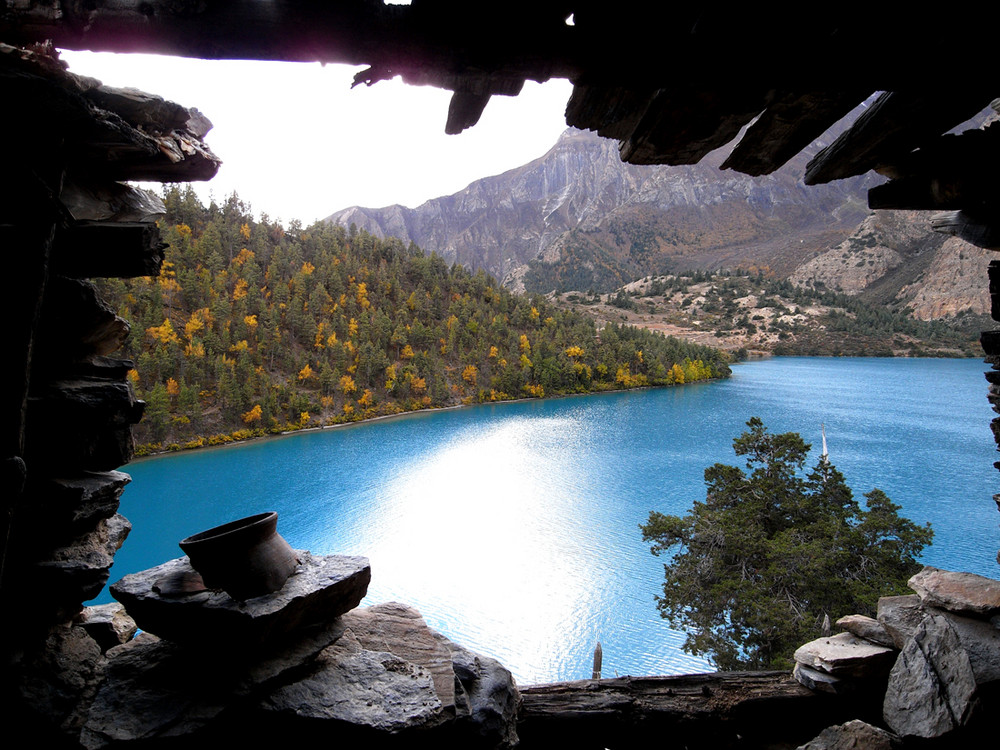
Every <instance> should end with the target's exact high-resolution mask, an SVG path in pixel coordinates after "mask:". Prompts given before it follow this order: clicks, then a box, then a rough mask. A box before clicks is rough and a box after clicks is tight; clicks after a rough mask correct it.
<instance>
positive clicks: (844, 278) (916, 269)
mask: <svg viewBox="0 0 1000 750" xmlns="http://www.w3.org/2000/svg"><path fill="white" fill-rule="evenodd" d="M992 255H993V253H991V252H990V251H988V250H983V249H982V248H979V247H975V246H974V245H970V244H969V243H967V242H965V241H963V240H960V239H958V238H955V237H947V236H945V235H941V234H936V233H935V232H933V231H931V228H930V221H929V218H928V216H927V215H926V214H924V213H921V212H917V211H876V212H874V213H872V214H870V215H869V216H868V217H867V218H866V219H865V220H864V221H863V222H862V223H861V224H860V225H859V226H858V228H857V229H856V230H855V231H854V232H853V233H852V234H851V235H850V236H849V237H848V238H847V239H845V240H844V241H843V242H841V243H840V244H838V245H836V246H835V247H832V248H830V249H829V250H827V251H825V252H822V253H820V254H819V255H817V256H815V257H813V258H812V259H810V260H808V261H806V262H805V263H803V264H802V265H800V266H799V267H798V268H797V269H796V270H795V271H794V272H793V273H792V274H791V277H790V278H791V280H792V281H793V282H795V283H796V284H799V285H816V284H824V285H825V286H826V287H828V288H830V289H837V290H841V291H844V292H846V293H847V294H861V295H864V296H867V297H870V298H871V299H872V300H873V301H877V302H881V303H883V304H885V303H893V302H895V303H900V304H903V305H907V306H909V307H910V308H911V309H912V310H913V315H914V317H916V318H919V319H921V320H935V319H938V318H943V317H948V316H953V315H957V314H958V313H960V312H964V311H966V310H968V311H971V312H973V313H976V314H988V313H989V294H988V292H987V286H988V284H987V278H986V268H987V266H988V264H989V261H990V258H991V257H992Z"/></svg>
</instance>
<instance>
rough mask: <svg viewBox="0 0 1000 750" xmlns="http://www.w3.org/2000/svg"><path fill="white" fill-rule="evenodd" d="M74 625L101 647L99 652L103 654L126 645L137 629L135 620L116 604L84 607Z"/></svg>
mask: <svg viewBox="0 0 1000 750" xmlns="http://www.w3.org/2000/svg"><path fill="white" fill-rule="evenodd" d="M76 623H77V624H78V625H79V626H80V627H82V628H83V629H84V630H86V631H87V634H88V635H89V636H90V637H91V638H93V639H94V640H95V641H96V642H97V645H98V646H100V647H101V651H105V652H106V651H108V650H110V649H112V648H114V647H115V646H121V645H122V644H123V643H128V642H129V641H130V640H132V638H133V637H134V636H135V633H136V630H137V629H138V626H137V625H136V624H135V620H133V619H132V618H131V617H129V616H128V613H127V612H126V611H125V608H124V607H123V606H122V605H121V604H119V603H118V602H110V603H108V604H95V605H93V606H90V607H84V608H83V611H82V612H81V613H80V614H79V615H78V616H77V618H76Z"/></svg>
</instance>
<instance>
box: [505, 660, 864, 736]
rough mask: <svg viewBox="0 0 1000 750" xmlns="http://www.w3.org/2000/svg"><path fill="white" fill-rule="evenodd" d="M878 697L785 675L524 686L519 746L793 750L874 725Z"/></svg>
mask: <svg viewBox="0 0 1000 750" xmlns="http://www.w3.org/2000/svg"><path fill="white" fill-rule="evenodd" d="M876 682H877V681H876ZM882 688H883V692H884V684H883V685H882ZM877 691H878V686H877V685H876V686H874V687H872V688H871V694H867V693H855V694H854V696H853V697H852V696H843V695H832V694H822V695H820V694H817V693H814V692H812V691H811V690H808V689H807V688H805V687H803V686H802V685H800V684H799V683H798V682H796V681H795V679H794V678H792V676H791V674H789V673H788V672H718V673H714V674H700V675H682V676H677V677H619V678H615V679H608V680H580V681H577V682H560V683H554V684H551V685H534V686H529V687H522V688H521V699H522V705H521V709H520V711H519V712H518V728H517V732H518V736H519V737H520V740H521V743H520V745H519V746H518V747H520V748H536V747H573V748H607V747H661V746H663V745H664V742H667V744H668V745H669V746H670V747H688V748H730V747H731V748H755V747H763V746H766V747H777V746H782V747H785V746H787V747H795V746H796V745H799V744H803V743H805V742H807V741H808V740H810V739H812V737H814V736H815V735H816V734H818V733H819V732H820V731H821V730H822V729H824V728H825V727H828V726H830V725H832V724H836V723H840V722H842V721H845V720H847V719H851V718H868V719H869V720H873V719H874V720H876V721H878V720H879V719H880V716H881V706H882V701H881V698H877V699H875V700H871V699H872V698H873V697H876V696H877ZM865 698H868V699H869V700H868V703H867V705H866V703H865V700H864V699H865Z"/></svg>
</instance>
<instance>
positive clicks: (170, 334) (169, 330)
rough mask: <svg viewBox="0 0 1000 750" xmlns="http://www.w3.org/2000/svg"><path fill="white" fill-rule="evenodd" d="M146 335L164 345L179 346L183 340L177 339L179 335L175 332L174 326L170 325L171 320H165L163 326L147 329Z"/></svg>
mask: <svg viewBox="0 0 1000 750" xmlns="http://www.w3.org/2000/svg"><path fill="white" fill-rule="evenodd" d="M146 333H148V334H149V335H150V336H152V337H153V339H155V340H156V341H158V342H160V343H161V344H164V345H166V344H179V343H180V342H181V340H180V339H179V338H178V337H177V333H176V332H175V331H174V327H173V325H172V324H171V323H170V318H166V319H164V321H163V325H158V326H150V327H149V328H147V329H146Z"/></svg>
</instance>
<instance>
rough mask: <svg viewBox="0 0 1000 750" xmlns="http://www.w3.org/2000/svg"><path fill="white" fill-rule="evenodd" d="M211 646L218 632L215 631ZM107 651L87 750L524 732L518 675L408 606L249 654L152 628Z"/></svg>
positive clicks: (476, 740) (440, 742)
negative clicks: (180, 639)
mask: <svg viewBox="0 0 1000 750" xmlns="http://www.w3.org/2000/svg"><path fill="white" fill-rule="evenodd" d="M205 642H206V645H217V642H218V639H217V638H216V637H215V634H212V633H208V634H205ZM107 657H108V666H107V668H106V670H105V674H106V679H104V680H103V682H102V683H101V685H100V689H99V691H98V692H97V694H96V698H95V699H94V700H93V703H92V705H91V706H90V708H89V713H88V715H87V720H86V724H85V726H84V728H83V731H82V734H81V737H82V741H83V744H84V746H85V747H87V748H100V747H105V746H109V745H113V746H114V747H148V746H156V747H172V746H177V747H182V748H185V749H186V750H192V749H193V748H210V747H218V746H220V743H221V745H223V746H231V745H232V744H234V743H235V744H248V745H250V746H262V743H263V744H270V743H274V742H279V743H280V742H287V741H290V740H294V741H295V742H296V743H299V744H302V743H305V742H310V743H312V742H321V741H326V742H332V741H334V740H335V741H336V742H337V743H338V744H348V743H350V744H352V745H354V746H357V747H383V746H394V747H396V746H398V747H417V746H431V747H436V748H446V747H455V748H458V747H461V748H468V747H501V746H508V745H510V744H512V743H513V742H515V741H516V739H517V735H516V729H515V718H516V716H515V712H516V711H515V710H516V707H517V705H518V692H517V687H516V686H515V684H514V681H513V678H512V677H511V675H510V672H508V671H507V670H505V669H504V668H503V667H502V666H500V665H499V664H498V663H497V662H495V661H494V660H492V659H486V658H485V657H479V656H477V655H475V654H472V653H471V652H469V651H467V650H466V649H463V648H462V647H460V646H457V645H455V644H452V643H451V642H450V641H448V640H447V639H445V638H444V637H443V636H441V635H440V634H438V633H435V632H434V631H432V630H431V629H430V628H428V627H427V625H426V624H425V623H424V621H423V619H422V618H421V617H420V614H419V613H418V612H417V611H416V610H414V609H412V608H411V607H407V606H405V605H400V604H395V603H391V604H384V605H377V606H375V607H371V608H368V609H362V610H354V611H352V612H349V613H347V614H345V615H344V616H342V617H339V618H337V619H335V620H334V621H333V622H331V623H328V624H326V625H323V626H317V627H314V628H306V629H304V630H300V631H297V632H296V633H295V634H294V635H290V636H288V637H286V638H285V639H282V640H276V641H269V642H268V643H265V644H262V645H260V646H259V647H255V648H253V649H250V650H247V649H244V650H241V651H233V650H231V649H218V650H216V649H212V648H203V649H194V648H190V647H187V646H183V645H181V644H178V643H173V642H170V641H166V640H160V639H158V638H157V637H156V636H154V635H150V634H145V633H144V634H142V635H140V636H138V637H137V638H135V639H134V640H133V641H131V642H129V643H127V644H125V645H123V646H119V647H117V648H114V649H112V650H111V651H109V652H108V654H107ZM439 691H441V692H439Z"/></svg>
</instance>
